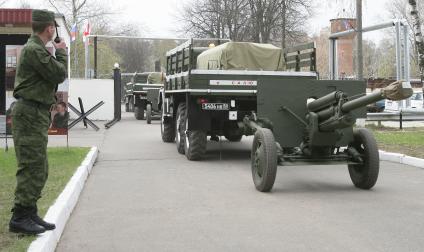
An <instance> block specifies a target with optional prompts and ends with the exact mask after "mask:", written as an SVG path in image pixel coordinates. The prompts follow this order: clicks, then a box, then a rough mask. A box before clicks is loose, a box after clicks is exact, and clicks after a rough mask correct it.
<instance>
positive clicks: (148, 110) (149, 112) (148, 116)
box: [146, 104, 152, 124]
mask: <svg viewBox="0 0 424 252" xmlns="http://www.w3.org/2000/svg"><path fill="white" fill-rule="evenodd" d="M146 122H147V124H151V123H152V104H147V106H146Z"/></svg>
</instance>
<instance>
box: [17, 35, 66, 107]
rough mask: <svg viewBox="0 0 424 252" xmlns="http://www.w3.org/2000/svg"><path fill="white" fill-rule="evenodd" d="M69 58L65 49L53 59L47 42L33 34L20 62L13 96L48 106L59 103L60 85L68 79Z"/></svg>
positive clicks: (58, 51) (58, 50) (57, 52)
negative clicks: (57, 95) (57, 97)
mask: <svg viewBox="0 0 424 252" xmlns="http://www.w3.org/2000/svg"><path fill="white" fill-rule="evenodd" d="M67 58H68V56H67V53H66V50H65V49H57V50H56V58H55V57H53V56H52V55H51V54H50V52H49V51H48V50H47V49H46V47H45V45H44V43H43V41H42V40H41V39H40V38H39V37H38V36H36V35H32V36H31V37H30V38H29V40H28V42H27V43H26V44H25V47H24V49H23V50H22V54H21V57H20V59H19V63H18V67H17V71H16V79H15V90H14V92H13V96H14V97H15V98H17V99H18V98H23V99H25V100H31V101H35V102H39V103H42V104H47V105H50V104H53V103H55V102H56V98H55V92H56V88H57V85H59V84H60V83H62V82H63V81H64V80H65V79H66V77H67Z"/></svg>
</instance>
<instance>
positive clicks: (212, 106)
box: [202, 103, 230, 110]
mask: <svg viewBox="0 0 424 252" xmlns="http://www.w3.org/2000/svg"><path fill="white" fill-rule="evenodd" d="M229 107H230V106H229V105H228V103H202V109H203V110H229Z"/></svg>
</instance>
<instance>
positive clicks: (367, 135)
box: [348, 129, 380, 190]
mask: <svg viewBox="0 0 424 252" xmlns="http://www.w3.org/2000/svg"><path fill="white" fill-rule="evenodd" d="M353 139H354V140H353V142H352V143H351V144H350V145H349V146H351V147H354V148H355V149H356V150H357V151H358V152H359V153H360V154H361V156H362V159H363V161H364V162H363V163H362V164H349V165H348V169H349V175H350V178H351V180H352V182H353V184H354V185H355V186H356V187H357V188H360V189H364V190H368V189H371V188H372V187H373V186H374V185H375V184H376V183H377V179H378V173H379V170H380V158H379V153H378V146H377V142H376V140H375V138H374V136H373V135H372V133H371V132H370V131H369V130H368V129H354V130H353Z"/></svg>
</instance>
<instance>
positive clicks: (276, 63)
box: [197, 42, 285, 71]
mask: <svg viewBox="0 0 424 252" xmlns="http://www.w3.org/2000/svg"><path fill="white" fill-rule="evenodd" d="M197 69H208V70H216V69H223V70H264V71H282V70H284V69H285V64H284V58H283V51H282V50H281V49H280V48H278V47H276V46H274V45H271V44H257V43H248V42H228V43H225V44H222V45H219V46H217V47H214V48H211V49H208V50H206V51H204V52H203V53H201V54H200V55H199V56H198V57H197Z"/></svg>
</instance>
